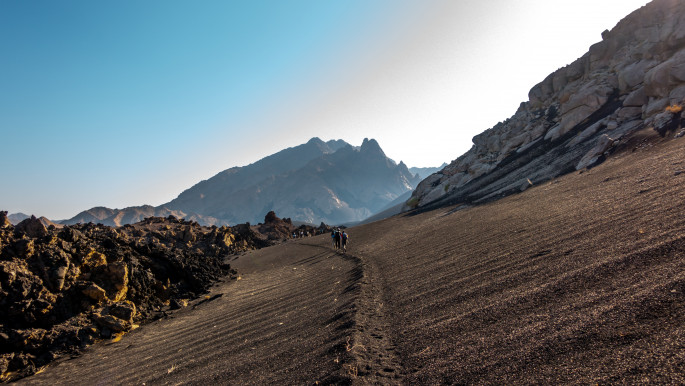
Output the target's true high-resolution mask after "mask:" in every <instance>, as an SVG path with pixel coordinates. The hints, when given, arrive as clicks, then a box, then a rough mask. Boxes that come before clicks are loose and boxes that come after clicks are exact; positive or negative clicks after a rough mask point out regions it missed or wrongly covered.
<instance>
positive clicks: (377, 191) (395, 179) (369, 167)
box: [62, 138, 438, 226]
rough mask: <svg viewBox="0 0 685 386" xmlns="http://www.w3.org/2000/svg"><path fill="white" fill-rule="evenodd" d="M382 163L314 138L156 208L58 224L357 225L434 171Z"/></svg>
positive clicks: (93, 214)
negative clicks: (283, 221) (284, 221)
mask: <svg viewBox="0 0 685 386" xmlns="http://www.w3.org/2000/svg"><path fill="white" fill-rule="evenodd" d="M413 170H414V171H415V172H416V173H412V172H411V171H410V169H409V168H408V167H407V166H406V165H405V164H404V163H403V162H400V163H399V164H397V163H396V162H395V161H393V160H392V159H390V158H388V157H387V156H386V155H385V153H384V152H383V150H382V149H381V147H380V145H379V144H378V142H377V141H376V140H374V139H364V141H363V143H362V144H361V146H356V147H355V146H352V145H350V144H349V143H347V142H345V141H343V140H331V141H327V142H324V141H322V140H321V139H319V138H312V139H311V140H309V141H308V142H307V143H305V144H302V145H299V146H295V147H292V148H287V149H284V150H282V151H279V152H278V153H275V154H272V155H270V156H268V157H265V158H263V159H261V160H259V161H257V162H255V163H252V164H250V165H247V166H242V167H232V168H230V169H227V170H224V171H222V172H220V173H218V174H217V175H215V176H213V177H211V178H209V179H207V180H204V181H201V182H199V183H197V184H195V185H194V186H192V187H190V188H189V189H187V190H185V191H183V192H182V193H181V194H179V196H178V197H177V198H175V199H174V200H172V201H170V202H168V203H166V204H163V205H160V206H156V207H155V206H150V205H143V206H136V207H129V208H125V209H110V208H105V207H95V208H92V209H88V210H86V211H83V212H81V213H79V214H77V215H76V216H74V217H73V218H71V219H68V220H64V221H62V223H63V224H76V223H87V222H93V223H102V224H104V225H111V226H121V225H125V224H131V223H135V222H138V221H141V220H143V219H144V218H147V217H151V216H156V217H167V216H170V215H173V216H175V217H178V218H185V219H187V220H194V221H197V222H199V223H200V224H203V225H228V224H237V223H244V222H251V223H257V222H259V221H262V219H263V218H264V215H265V214H266V213H267V212H269V211H275V212H276V213H277V214H278V215H279V216H281V217H287V218H290V219H291V220H293V221H299V222H306V223H320V222H325V223H328V224H341V223H350V222H357V221H361V220H364V219H366V218H368V217H369V216H371V215H373V214H375V213H377V212H379V211H382V210H385V209H387V207H388V205H389V204H391V203H392V204H393V205H396V204H397V203H396V202H395V200H397V199H398V198H400V199H401V202H404V201H405V200H406V198H408V197H409V193H410V192H411V191H412V190H413V189H414V188H415V187H416V185H417V184H418V183H419V182H420V181H421V179H422V175H423V176H425V175H428V174H429V173H431V172H434V171H435V170H438V168H415V169H413Z"/></svg>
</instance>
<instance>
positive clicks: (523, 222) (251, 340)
mask: <svg viewBox="0 0 685 386" xmlns="http://www.w3.org/2000/svg"><path fill="white" fill-rule="evenodd" d="M683 141H685V139H675V140H670V141H668V140H664V139H662V138H661V137H660V136H659V135H658V134H657V133H656V132H654V131H653V130H649V129H645V130H643V131H641V132H638V133H636V134H635V135H634V137H633V141H632V142H631V143H630V144H628V145H627V146H625V147H623V148H620V149H617V152H615V153H614V154H613V156H612V157H611V158H609V159H608V160H607V161H606V162H604V163H603V164H602V165H599V166H597V167H595V168H592V169H591V170H589V171H582V172H575V173H571V174H568V175H566V176H563V177H561V178H557V179H554V180H551V181H549V182H548V183H545V184H540V185H537V186H534V187H531V188H530V189H527V190H526V191H525V192H523V193H521V194H518V195H513V196H510V197H507V198H504V199H501V200H498V201H496V202H491V203H488V204H484V205H480V206H475V207H466V206H463V205H462V206H450V207H444V208H440V209H435V210H432V211H424V212H422V213H412V214H406V215H403V216H396V217H393V218H390V219H387V220H383V221H379V222H376V223H372V224H367V225H363V226H359V227H354V228H350V229H348V233H349V234H350V237H351V241H350V246H349V249H348V253H347V254H340V253H337V252H335V251H334V250H333V249H331V246H330V238H329V237H328V236H327V235H322V236H318V237H314V238H308V239H302V240H295V241H291V242H288V243H284V244H280V245H277V246H273V247H269V248H264V249H260V250H258V251H254V252H250V253H248V254H246V255H241V256H238V257H237V258H236V259H235V260H232V261H231V265H232V267H233V268H235V269H237V270H238V272H239V273H240V280H230V281H223V282H220V283H218V284H217V285H216V286H215V287H213V288H212V289H211V290H210V292H209V294H208V296H210V297H209V299H213V300H211V301H209V299H207V300H208V301H205V302H203V303H201V304H197V305H196V306H195V307H187V308H185V309H182V310H180V311H178V312H176V313H171V314H170V315H169V316H168V317H165V318H163V319H159V320H157V321H155V322H154V323H152V324H149V325H147V326H144V327H142V328H140V329H137V330H135V331H133V332H132V333H130V334H127V335H126V336H124V337H123V338H122V339H121V340H120V341H118V342H115V343H111V344H108V345H102V344H100V345H95V346H93V347H91V348H89V349H88V350H86V352H85V353H84V355H82V356H80V357H78V358H76V359H71V360H66V361H61V362H60V363H57V364H56V365H54V366H49V367H48V368H46V369H45V370H44V371H43V372H42V373H40V374H37V375H34V376H31V377H28V378H25V379H23V380H21V382H22V383H29V384H55V383H58V384H74V383H90V384H95V383H108V384H140V383H145V384H178V383H191V384H209V383H211V384H313V383H316V382H319V383H321V384H345V383H353V384H471V383H479V384H559V383H582V384H590V383H592V384H682V383H684V382H685V377H684V375H683V374H685V373H684V372H683V369H684V368H685V334H684V333H683V326H684V325H685V313H683V312H682V311H683V307H684V306H685V259H683V256H685V239H684V235H685V216H684V215H685V209H684V207H683V202H685V142H683Z"/></svg>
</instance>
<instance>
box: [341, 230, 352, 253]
mask: <svg viewBox="0 0 685 386" xmlns="http://www.w3.org/2000/svg"><path fill="white" fill-rule="evenodd" d="M349 238H350V236H348V235H347V233H345V231H343V232H342V250H343V251H345V252H347V240H348V239H349Z"/></svg>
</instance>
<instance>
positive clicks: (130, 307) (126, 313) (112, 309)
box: [109, 300, 136, 323]
mask: <svg viewBox="0 0 685 386" xmlns="http://www.w3.org/2000/svg"><path fill="white" fill-rule="evenodd" d="M109 314H110V315H112V316H115V317H117V318H119V319H121V320H123V321H127V322H129V323H133V318H134V317H135V316H136V305H135V304H133V302H131V301H128V300H126V301H122V302H116V303H114V304H111V305H110V306H109Z"/></svg>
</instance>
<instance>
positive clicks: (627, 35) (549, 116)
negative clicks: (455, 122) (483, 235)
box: [403, 0, 685, 210]
mask: <svg viewBox="0 0 685 386" xmlns="http://www.w3.org/2000/svg"><path fill="white" fill-rule="evenodd" d="M528 96H529V101H527V102H524V103H521V105H520V107H519V109H518V110H517V111H516V113H515V114H514V116H512V117H511V118H509V119H508V120H506V121H504V122H501V123H499V124H497V125H495V126H494V127H493V128H491V129H488V130H486V131H485V132H483V133H481V134H479V135H477V136H475V137H474V138H473V147H472V148H471V149H470V150H469V151H468V152H466V153H465V154H463V155H462V156H460V157H459V158H457V159H456V160H455V161H453V162H452V163H450V164H449V165H448V166H447V167H445V168H443V169H442V170H441V171H439V172H437V173H435V174H432V175H431V176H429V177H428V178H426V179H425V180H423V181H422V182H421V183H420V184H419V186H418V187H417V188H416V190H415V192H414V193H413V195H412V197H411V198H410V199H409V200H408V201H407V202H406V204H405V205H404V208H403V209H404V210H409V209H413V208H417V207H424V208H425V207H429V206H430V207H432V206H439V205H444V204H449V203H460V202H461V203H478V202H483V201H488V200H491V199H494V198H497V197H502V196H504V195H507V194H511V193H515V192H519V191H521V187H522V186H529V185H530V184H538V183H540V182H543V181H546V180H549V179H552V178H554V177H556V176H558V175H561V174H564V173H568V172H570V171H574V170H579V169H583V168H588V167H592V166H594V165H596V164H597V163H598V162H601V161H602V160H603V159H605V158H606V155H608V153H610V152H611V151H612V149H614V148H615V145H617V144H619V143H621V141H626V140H627V138H628V137H629V136H630V135H631V134H632V133H634V132H636V131H637V130H641V129H654V130H656V132H658V133H659V134H660V135H661V136H675V135H677V134H678V133H679V131H680V129H681V128H682V126H683V124H682V119H681V110H682V106H683V104H684V103H685V3H683V2H679V1H676V2H674V1H670V0H654V1H652V2H651V3H649V4H648V5H646V6H644V7H642V8H640V9H639V10H637V11H635V12H633V13H632V14H630V15H629V16H627V17H626V18H624V19H623V20H622V21H621V22H620V23H619V24H618V25H617V26H616V27H615V28H614V29H613V30H611V31H605V32H604V33H603V34H602V41H601V42H599V43H597V44H594V45H592V46H591V47H590V50H589V52H588V53H586V54H585V55H583V56H582V57H581V58H579V59H578V60H576V61H575V62H573V63H571V64H570V65H568V66H566V67H564V68H561V69H559V70H557V71H556V72H554V73H552V74H550V75H549V76H548V77H547V78H545V79H544V80H543V81H542V82H541V83H539V84H538V85H536V86H535V87H533V88H532V89H531V90H530V93H529V95H528Z"/></svg>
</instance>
